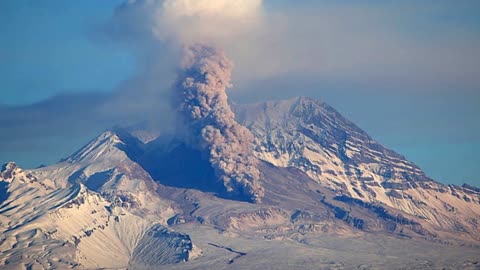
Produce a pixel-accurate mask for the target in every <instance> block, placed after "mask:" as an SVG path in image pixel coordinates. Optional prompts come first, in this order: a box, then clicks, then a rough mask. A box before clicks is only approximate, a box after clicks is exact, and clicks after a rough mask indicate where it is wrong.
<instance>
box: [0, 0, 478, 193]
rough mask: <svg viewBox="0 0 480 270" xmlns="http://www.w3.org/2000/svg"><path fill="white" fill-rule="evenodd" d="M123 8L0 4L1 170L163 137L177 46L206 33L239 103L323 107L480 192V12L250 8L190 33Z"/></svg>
mask: <svg viewBox="0 0 480 270" xmlns="http://www.w3.org/2000/svg"><path fill="white" fill-rule="evenodd" d="M202 1H203V2H205V3H207V2H208V1H210V2H211V3H214V2H215V0H202ZM124 2H126V1H120V0H119V1H107V0H102V1H93V0H91V1H62V0H58V1H48V0H46V1H35V0H30V1H29V0H5V1H0V33H1V35H0V87H1V88H0V104H3V105H0V162H5V161H8V160H16V161H18V163H19V164H20V165H22V166H24V167H34V166H36V165H39V164H40V163H52V162H55V161H56V160H58V159H60V158H62V157H64V156H66V155H68V154H69V153H71V152H72V151H74V150H76V148H78V147H80V146H81V145H82V144H84V143H86V142H87V141H88V140H89V139H90V138H91V137H93V136H95V134H97V133H98V132H101V131H102V130H104V129H106V128H108V127H109V126H111V125H114V124H128V123H134V122H136V121H138V120H140V119H142V117H145V116H146V115H148V116H149V117H148V118H149V120H151V121H155V119H157V118H158V119H162V121H158V123H159V124H158V125H159V128H161V126H162V125H163V124H164V123H165V122H166V121H167V120H166V119H168V110H163V109H162V106H163V105H164V103H165V100H166V99H167V98H168V97H167V96H166V92H167V91H166V90H165V89H168V87H169V85H170V84H171V83H172V80H173V78H174V77H173V74H174V71H175V68H176V64H175V63H176V50H175V47H178V46H177V45H178V44H177V45H175V44H174V43H181V42H182V41H185V40H190V39H193V40H197V39H198V38H199V37H198V33H206V34H205V35H203V34H202V37H205V36H206V37H208V38H209V39H211V40H213V42H214V43H215V45H218V46H222V47H223V48H224V49H225V50H226V52H227V53H228V54H229V55H230V56H231V58H232V59H233V61H234V63H235V71H234V73H235V74H234V77H235V81H234V85H235V88H233V89H232V90H231V91H230V94H231V98H232V100H233V101H234V102H238V103H241V102H250V101H261V100H269V99H280V98H290V97H294V96H298V95H303V96H310V97H314V98H319V99H323V100H324V101H326V102H327V103H329V104H330V105H332V106H333V107H334V108H336V109H337V110H339V111H340V112H341V113H342V114H344V115H345V116H347V118H349V119H351V120H353V121H354V122H355V123H357V124H358V125H359V126H360V127H361V128H363V129H364V130H365V131H367V132H368V133H370V134H371V135H372V136H373V137H374V138H375V139H376V140H378V141H379V142H380V143H382V144H384V145H385V146H387V147H389V148H393V149H394V150H396V151H397V152H399V153H401V154H403V155H405V156H407V158H408V159H410V160H412V161H414V162H415V163H417V164H418V165H419V166H420V167H421V168H423V169H424V170H425V171H426V173H427V174H428V175H430V176H431V177H433V178H435V179H437V180H439V181H442V182H445V183H456V184H461V183H463V182H468V183H472V184H476V185H477V186H478V185H480V177H479V176H478V175H477V168H479V165H478V164H480V157H479V155H478V153H480V121H479V120H478V119H479V117H480V16H478V14H480V2H479V1H477V0H472V1H468V0H463V1H454V0H452V1H443V0H430V1H428V0H426V1H418V0H415V1H414V0H411V1H410V0H405V1H387V0H383V1H373V0H370V1H333V0H331V1H322V0H303V1H301V0H297V1H286V0H264V1H260V0H247V2H249V3H250V4H251V7H250V6H249V9H245V12H244V11H243V10H236V11H231V12H229V13H226V14H227V15H228V16H227V15H222V16H223V17H222V16H220V17H218V16H217V19H215V21H210V19H209V18H210V17H208V16H210V15H211V14H216V13H215V12H217V11H216V10H214V9H211V10H210V9H209V10H208V12H210V13H211V14H210V13H208V12H207V13H198V14H196V16H198V17H199V18H200V19H201V21H199V22H197V21H194V26H195V27H197V28H195V27H193V28H192V27H191V26H190V27H187V29H192V30H191V31H177V30H178V29H177V28H179V29H180V27H184V28H183V29H185V26H189V23H192V22H190V21H181V20H180V21H178V20H174V21H172V20H168V18H167V19H165V16H166V15H165V12H164V11H162V10H161V9H159V7H160V6H161V4H162V3H161V1H137V3H133V2H135V1H130V2H131V3H130V4H126V3H124ZM210 6H211V5H210ZM174 11H175V12H183V11H182V10H180V11H179V10H174ZM224 13H225V12H223V13H222V14H224ZM205 14H207V15H205ZM217 15H218V14H217ZM172 36H175V37H174V38H173V37H172Z"/></svg>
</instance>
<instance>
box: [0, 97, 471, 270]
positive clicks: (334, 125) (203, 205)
mask: <svg viewBox="0 0 480 270" xmlns="http://www.w3.org/2000/svg"><path fill="white" fill-rule="evenodd" d="M234 108H235V112H236V116H237V120H238V121H239V122H240V123H241V124H243V125H244V126H246V127H247V128H249V129H250V130H251V132H252V133H253V135H254V136H255V141H254V144H253V145H252V148H253V149H254V153H255V155H256V156H257V158H258V159H260V160H261V162H260V165H259V169H260V170H261V173H262V177H261V184H262V185H263V187H264V188H265V197H264V199H263V201H262V203H261V204H252V203H248V202H245V201H242V200H241V198H238V199H239V200H237V199H236V198H224V197H223V195H222V193H221V192H219V190H218V189H216V188H215V185H212V184H211V183H212V182H213V181H214V180H213V178H214V173H213V171H212V168H211V167H210V166H209V163H208V161H206V160H205V157H203V156H202V154H201V153H200V152H198V151H197V150H195V149H191V148H189V147H188V146H187V145H185V144H183V143H182V142H181V141H178V140H176V139H175V138H173V139H172V138H166V137H164V136H161V137H159V138H157V139H155V140H152V138H153V137H152V136H151V134H149V133H148V131H145V130H142V131H138V130H134V131H126V130H119V129H116V130H113V131H107V132H105V133H103V134H102V135H100V136H99V137H97V138H95V139H94V140H92V141H91V142H90V143H89V144H87V145H86V146H85V147H83V148H82V149H80V150H79V151H78V152H76V153H74V154H73V155H71V156H70V157H67V158H65V159H64V160H62V161H61V162H59V163H57V164H54V165H51V166H48V167H43V168H38V169H34V170H23V169H21V168H19V167H18V166H17V165H16V164H15V163H8V164H6V165H4V166H3V167H2V170H1V174H0V231H1V233H2V234H1V238H0V265H1V267H2V269H3V268H5V269H9V268H11V269H52V268H59V269H64V268H77V269H96V268H113V269H121V268H130V269H143V268H144V269H155V268H161V269H227V268H228V269H246V268H249V269H265V268H270V269H292V268H295V269H312V267H316V268H320V269H341V268H344V269H345V268H346V269H351V268H358V269H369V267H370V268H380V269H382V268H386V267H387V266H388V268H400V267H405V268H408V267H410V268H416V269H422V268H424V269H431V268H435V267H438V268H441V267H449V268H454V269H469V268H470V269H475V267H477V266H478V263H479V262H478V254H479V252H480V249H479V241H480V229H479V227H478V222H479V220H480V192H479V190H478V189H476V188H474V187H470V186H464V187H457V186H446V185H442V184H440V183H437V182H435V181H433V180H432V179H430V178H428V177H427V176H426V175H425V174H424V173H423V172H422V171H421V169H419V168H418V167H417V166H415V164H413V163H411V162H409V161H407V160H406V159H405V158H404V157H402V156H401V155H399V154H396V153H395V152H393V151H391V150H389V149H386V148H385V147H383V146H382V145H380V144H379V143H377V142H375V141H374V140H373V139H372V138H370V137H369V136H368V135H367V134H366V133H365V132H363V131H362V130H361V129H360V128H358V127H357V126H355V125H354V124H353V123H351V122H350V121H348V120H347V119H345V118H344V117H342V116H341V115H340V114H339V113H337V112H336V111H335V110H334V109H332V108H331V107H329V106H328V105H326V104H324V103H321V102H318V101H314V100H311V99H307V98H296V99H292V100H285V101H277V102H267V103H261V104H250V105H239V106H235V107H234ZM136 134H141V135H142V137H141V138H137V137H136ZM145 137H148V138H149V139H148V140H144V138H145ZM425 250H428V251H429V252H426V251H425ZM286 254H288V256H286Z"/></svg>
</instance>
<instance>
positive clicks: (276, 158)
mask: <svg viewBox="0 0 480 270" xmlns="http://www.w3.org/2000/svg"><path fill="white" fill-rule="evenodd" d="M236 114H237V119H238V121H239V122H240V123H242V124H243V125H245V126H246V127H248V128H249V129H250V130H251V131H252V133H253V134H254V135H255V143H254V145H255V153H256V156H257V157H258V158H259V159H262V160H264V161H266V162H269V163H271V164H273V165H275V166H280V167H295V168H298V169H300V170H301V171H303V172H305V173H306V174H308V176H310V177H311V178H312V179H314V180H315V181H318V182H319V183H321V184H322V185H323V186H325V187H327V188H328V189H331V190H333V191H335V192H336V193H337V194H338V195H343V196H345V197H348V198H352V199H355V200H360V201H363V202H368V203H379V204H381V205H385V206H388V207H392V208H395V209H398V210H401V211H403V212H405V213H408V214H410V215H413V216H416V217H419V218H420V219H423V220H425V221H427V222H426V225H428V226H431V229H432V230H435V231H437V232H438V233H445V234H448V235H450V236H455V235H456V236H458V235H463V237H470V236H473V237H475V239H477V240H479V239H480V228H479V227H478V222H479V221H480V193H479V192H478V191H475V190H474V189H471V188H462V187H456V186H446V185H443V184H440V183H437V182H435V181H433V180H432V179H430V178H428V177H427V176H426V175H425V173H424V172H422V171H421V170H420V168H418V167H417V166H416V165H415V164H413V163H412V162H409V161H407V160H406V159H405V158H404V157H403V156H401V155H399V154H397V153H395V152H394V151H392V150H389V149H387V148H385V147H383V146H382V145H380V144H379V143H377V142H375V141H374V140H373V139H372V138H371V137H370V136H368V134H366V133H365V132H364V131H362V130H361V129H360V128H358V127H357V126H356V125H355V124H353V123H352V122H350V121H348V120H347V119H345V118H344V117H343V116H341V115H340V114H339V113H338V112H336V111H335V110H334V109H333V108H331V107H330V106H328V105H327V104H325V103H322V102H319V101H315V100H312V99H308V98H303V97H300V98H295V99H291V100H284V101H277V102H267V103H259V104H250V105H242V106H237V107H236ZM450 232H454V233H453V234H454V235H452V234H450ZM468 235H470V236H468Z"/></svg>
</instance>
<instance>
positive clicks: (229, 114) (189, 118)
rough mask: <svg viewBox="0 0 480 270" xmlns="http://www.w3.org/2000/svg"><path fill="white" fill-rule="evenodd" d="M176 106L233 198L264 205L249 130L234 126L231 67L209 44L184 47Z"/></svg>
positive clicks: (192, 140) (192, 139)
mask: <svg viewBox="0 0 480 270" xmlns="http://www.w3.org/2000/svg"><path fill="white" fill-rule="evenodd" d="M182 68H183V71H182V72H181V74H180V78H179V80H178V83H177V85H176V89H175V90H176V94H175V96H176V102H178V104H177V106H178V107H179V110H180V113H181V115H182V116H183V118H184V120H185V124H186V125H187V130H188V134H189V136H188V137H189V138H187V141H188V143H190V144H191V145H192V146H194V147H196V148H198V149H200V150H201V151H203V152H205V153H206V154H208V158H209V160H210V163H211V165H212V167H213V169H214V170H215V174H216V176H217V178H218V180H219V181H221V182H222V183H223V186H224V187H225V190H226V192H227V193H228V194H231V195H234V196H242V197H244V198H245V197H246V198H248V199H250V200H251V201H253V202H260V201H261V199H262V197H263V196H264V189H263V187H262V186H261V185H260V183H259V178H260V172H259V170H258V168H257V166H258V160H257V159H256V158H255V157H254V156H253V154H252V151H251V149H250V143H251V142H252V139H253V136H252V134H251V133H250V131H249V130H248V129H247V128H245V127H243V126H241V125H240V124H238V123H237V122H236V121H235V115H234V113H233V111H232V110H231V108H230V106H229V104H228V97H227V94H226V91H225V90H226V89H227V88H228V87H230V77H231V70H232V64H231V62H230V60H229V59H228V58H227V57H226V56H225V54H224V53H223V52H222V51H219V50H217V49H215V48H213V47H209V46H204V45H193V46H188V47H186V48H185V53H184V60H183V64H182Z"/></svg>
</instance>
